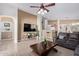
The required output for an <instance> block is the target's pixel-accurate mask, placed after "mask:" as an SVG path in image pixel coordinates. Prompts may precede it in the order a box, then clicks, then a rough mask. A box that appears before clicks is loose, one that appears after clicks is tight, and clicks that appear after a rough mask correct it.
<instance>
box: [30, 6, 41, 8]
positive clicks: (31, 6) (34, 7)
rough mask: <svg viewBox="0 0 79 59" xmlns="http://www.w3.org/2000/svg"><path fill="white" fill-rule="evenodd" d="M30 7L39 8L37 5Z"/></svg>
mask: <svg viewBox="0 0 79 59" xmlns="http://www.w3.org/2000/svg"><path fill="white" fill-rule="evenodd" d="M30 7H31V8H40V7H39V6H30Z"/></svg>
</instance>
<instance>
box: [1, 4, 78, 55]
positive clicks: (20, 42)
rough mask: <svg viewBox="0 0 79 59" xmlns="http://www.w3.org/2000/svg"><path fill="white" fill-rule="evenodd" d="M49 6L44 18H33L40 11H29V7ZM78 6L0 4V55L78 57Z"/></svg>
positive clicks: (37, 16)
mask: <svg viewBox="0 0 79 59" xmlns="http://www.w3.org/2000/svg"><path fill="white" fill-rule="evenodd" d="M49 4H50V5H52V6H50V7H45V8H47V9H48V10H49V12H48V11H47V9H45V10H46V11H47V13H46V14H45V15H43V14H42V15H39V14H37V12H38V11H39V10H40V8H41V7H40V8H38V7H37V8H33V6H42V5H43V6H45V5H46V6H47V5H49ZM78 5H79V4H78V3H73V4H71V3H47V4H46V3H43V4H41V3H19V4H18V3H2V4H0V24H1V26H0V30H1V32H0V35H1V36H0V43H1V44H2V45H1V46H0V47H1V50H0V55H2V56H4V55H7V56H75V55H76V56H77V55H79V52H78V51H79V39H78V38H79V16H78V10H79V7H78ZM25 6H26V8H25ZM70 7H71V9H69V8H70ZM43 8H44V7H43ZM2 28H3V29H2ZM10 39H12V40H10ZM40 43H42V44H40ZM39 44H40V45H42V46H39ZM37 45H38V47H37ZM10 47H11V48H10ZM37 48H39V49H37ZM13 49H14V50H13ZM26 49H27V50H26ZM19 51H20V52H19Z"/></svg>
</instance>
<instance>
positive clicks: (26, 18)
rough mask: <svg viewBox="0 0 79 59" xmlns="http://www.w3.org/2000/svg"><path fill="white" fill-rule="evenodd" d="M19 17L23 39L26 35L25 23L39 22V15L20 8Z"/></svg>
mask: <svg viewBox="0 0 79 59" xmlns="http://www.w3.org/2000/svg"><path fill="white" fill-rule="evenodd" d="M18 19H19V20H20V21H19V33H18V34H19V39H21V38H22V39H23V35H24V33H25V32H24V23H28V24H37V16H35V15H32V14H29V13H27V12H24V11H22V10H18Z"/></svg>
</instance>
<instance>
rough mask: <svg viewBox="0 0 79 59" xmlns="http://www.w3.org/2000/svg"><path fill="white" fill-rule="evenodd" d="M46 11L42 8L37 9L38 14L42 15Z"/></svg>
mask: <svg viewBox="0 0 79 59" xmlns="http://www.w3.org/2000/svg"><path fill="white" fill-rule="evenodd" d="M46 13H47V10H44V9H40V10H39V11H38V14H42V15H44V14H46Z"/></svg>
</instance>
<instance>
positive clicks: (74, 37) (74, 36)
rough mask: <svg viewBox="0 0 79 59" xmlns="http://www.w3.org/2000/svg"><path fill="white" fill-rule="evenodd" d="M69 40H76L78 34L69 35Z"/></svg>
mask: <svg viewBox="0 0 79 59" xmlns="http://www.w3.org/2000/svg"><path fill="white" fill-rule="evenodd" d="M69 38H72V39H78V34H76V33H70V35H69Z"/></svg>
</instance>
